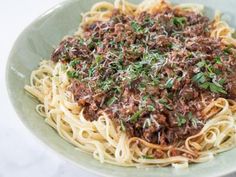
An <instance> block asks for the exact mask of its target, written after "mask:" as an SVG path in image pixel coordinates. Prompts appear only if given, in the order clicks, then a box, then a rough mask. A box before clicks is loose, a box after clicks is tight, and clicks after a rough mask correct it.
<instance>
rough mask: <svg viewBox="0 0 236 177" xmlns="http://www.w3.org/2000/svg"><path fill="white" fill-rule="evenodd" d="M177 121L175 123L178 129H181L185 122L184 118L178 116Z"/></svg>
mask: <svg viewBox="0 0 236 177" xmlns="http://www.w3.org/2000/svg"><path fill="white" fill-rule="evenodd" d="M177 121H178V122H177V123H178V126H179V127H181V126H182V125H184V124H185V123H186V122H187V120H186V118H185V117H184V116H183V115H181V114H178V116H177Z"/></svg>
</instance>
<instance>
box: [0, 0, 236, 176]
mask: <svg viewBox="0 0 236 177" xmlns="http://www.w3.org/2000/svg"><path fill="white" fill-rule="evenodd" d="M60 1H61V0H0V23H1V25H0V61H1V64H0V111H1V118H0V120H1V123H0V177H41V176H43V177H61V176H63V177H64V176H66V177H76V176H78V177H98V176H97V175H94V174H92V173H89V172H87V171H84V170H82V169H80V168H78V167H77V166H75V165H74V164H71V163H70V162H67V161H66V160H64V159H61V157H58V156H57V155H56V154H55V153H54V152H52V151H51V150H49V149H48V148H46V147H45V146H44V145H42V144H41V143H40V142H39V140H37V139H36V138H34V136H33V135H31V133H30V132H29V131H28V130H27V129H26V128H25V127H24V126H23V125H22V123H21V122H20V120H19V119H18V118H17V115H16V113H15V112H14V110H13V107H12V105H11V104H10V101H9V99H8V95H7V91H6V86H5V66H6V61H7V57H8V55H9V52H10V49H11V47H12V45H13V43H14V41H15V39H16V37H17V36H18V35H19V33H20V32H21V31H22V30H23V29H24V28H25V27H26V26H27V25H28V24H29V23H30V22H31V21H33V20H34V19H35V18H36V17H37V16H39V15H40V14H42V13H43V12H45V11H46V10H47V9H49V8H50V7H52V6H53V5H55V4H57V3H59V2H60ZM233 176H236V173H235V174H231V175H228V176H227V177H233Z"/></svg>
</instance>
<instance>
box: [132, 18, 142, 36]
mask: <svg viewBox="0 0 236 177" xmlns="http://www.w3.org/2000/svg"><path fill="white" fill-rule="evenodd" d="M130 25H131V27H132V29H133V30H134V31H135V32H136V33H143V28H142V27H141V25H140V24H139V23H138V22H137V21H134V20H133V21H131V23H130Z"/></svg>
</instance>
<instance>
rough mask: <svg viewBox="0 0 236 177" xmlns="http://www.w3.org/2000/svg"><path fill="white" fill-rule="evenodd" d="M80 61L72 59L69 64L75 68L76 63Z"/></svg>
mask: <svg viewBox="0 0 236 177" xmlns="http://www.w3.org/2000/svg"><path fill="white" fill-rule="evenodd" d="M79 63H80V61H79V60H72V61H70V63H69V65H70V66H71V67H72V68H75V67H76V65H77V64H79Z"/></svg>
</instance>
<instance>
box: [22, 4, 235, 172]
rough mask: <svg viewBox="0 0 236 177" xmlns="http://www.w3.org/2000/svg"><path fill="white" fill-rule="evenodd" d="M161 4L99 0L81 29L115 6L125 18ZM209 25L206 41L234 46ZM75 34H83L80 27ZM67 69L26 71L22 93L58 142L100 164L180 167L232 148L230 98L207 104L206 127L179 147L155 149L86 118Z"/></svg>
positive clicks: (222, 27) (228, 34)
mask: <svg viewBox="0 0 236 177" xmlns="http://www.w3.org/2000/svg"><path fill="white" fill-rule="evenodd" d="M162 6H163V4H161V3H160V1H157V0H152V1H150V0H145V1H143V2H142V3H141V4H139V5H135V4H131V3H129V2H127V1H124V0H116V1H115V3H114V5H113V4H111V3H108V2H100V3H97V4H95V5H94V6H93V7H92V8H91V10H90V11H89V12H87V13H85V14H83V20H82V23H81V26H83V25H85V24H89V23H91V22H93V21H107V20H109V18H110V16H111V14H112V10H114V9H117V8H118V9H120V10H121V11H122V12H123V13H126V14H136V13H140V12H142V11H148V12H152V11H155V10H156V9H158V8H162ZM175 8H183V9H186V10H194V11H197V12H202V10H203V6H202V5H196V4H181V5H178V6H176V7H175ZM212 26H213V30H212V31H211V37H214V38H217V39H221V40H222V42H223V43H226V44H233V45H236V41H235V39H233V38H232V33H233V32H234V30H233V29H232V28H230V27H229V25H228V24H227V23H225V22H223V21H221V19H220V15H219V14H217V15H216V17H215V21H214V23H213V25H212ZM77 35H81V36H82V35H83V34H82V30H81V28H80V29H79V30H78V32H77ZM69 69H70V68H69V66H67V65H64V64H63V63H61V62H58V63H57V64H55V63H53V62H52V61H48V60H43V61H42V62H41V63H40V66H39V68H38V69H36V70H34V71H33V72H32V74H31V77H30V85H26V86H25V90H26V91H27V92H29V93H30V94H32V95H33V96H35V97H36V98H37V99H38V100H39V101H40V104H39V105H37V107H36V111H37V112H38V113H39V114H40V115H41V116H43V117H45V121H46V122H47V123H48V124H49V125H50V126H52V127H53V128H54V129H56V130H57V132H58V134H59V135H60V136H61V137H62V138H64V139H65V140H66V141H68V142H70V143H71V144H73V145H75V146H76V147H78V148H79V149H80V150H82V151H85V152H89V153H92V154H93V157H94V158H96V159H98V160H99V161H100V162H101V163H103V162H106V163H110V164H115V165H120V166H147V165H148V166H150V165H154V166H167V165H170V164H172V166H174V167H175V168H184V167H187V166H188V164H189V163H190V162H197V163H198V162H205V161H208V160H210V159H212V158H213V156H214V155H215V154H216V153H220V152H223V151H227V150H229V149H231V148H233V147H234V146H235V145H236V122H235V121H236V102H235V101H233V100H227V99H224V98H219V99H217V100H215V101H212V102H211V103H210V104H209V105H207V106H206V107H205V109H204V110H203V114H204V116H205V119H207V121H206V124H205V125H204V127H203V128H202V129H201V131H200V132H199V133H198V134H196V135H193V136H190V137H188V138H187V139H186V141H185V143H184V145H182V146H181V147H176V146H171V145H170V146H167V145H166V146H163V145H162V146H160V145H156V144H151V143H148V142H146V141H144V140H143V139H140V138H137V137H132V138H129V137H128V136H127V135H126V133H125V132H122V131H121V130H120V127H117V126H115V125H114V123H113V122H112V120H111V119H109V117H108V115H107V114H106V113H105V112H100V116H99V118H98V120H95V121H92V122H91V121H88V120H86V119H85V118H84V115H83V108H82V107H79V106H78V104H77V102H76V101H74V98H73V94H72V93H71V92H70V91H69V90H68V88H69V86H70V84H71V83H70V80H69V78H68V77H67V74H66V73H67V71H68V70H69ZM154 151H155V152H159V153H160V154H163V157H164V158H161V159H151V158H150V159H149V158H143V156H147V155H148V154H153V153H154ZM172 151H179V152H181V154H182V155H181V156H172V155H171V154H172Z"/></svg>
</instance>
